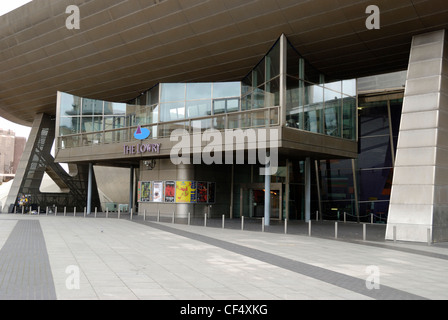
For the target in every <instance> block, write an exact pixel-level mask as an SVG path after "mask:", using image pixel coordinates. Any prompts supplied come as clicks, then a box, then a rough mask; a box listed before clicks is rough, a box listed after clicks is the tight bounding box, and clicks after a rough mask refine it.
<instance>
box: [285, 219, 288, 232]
mask: <svg viewBox="0 0 448 320" xmlns="http://www.w3.org/2000/svg"><path fill="white" fill-rule="evenodd" d="M285 234H288V220H287V219H285Z"/></svg>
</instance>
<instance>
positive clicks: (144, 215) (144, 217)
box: [143, 209, 146, 221]
mask: <svg viewBox="0 0 448 320" xmlns="http://www.w3.org/2000/svg"><path fill="white" fill-rule="evenodd" d="M143 221H146V209H145V210H143Z"/></svg>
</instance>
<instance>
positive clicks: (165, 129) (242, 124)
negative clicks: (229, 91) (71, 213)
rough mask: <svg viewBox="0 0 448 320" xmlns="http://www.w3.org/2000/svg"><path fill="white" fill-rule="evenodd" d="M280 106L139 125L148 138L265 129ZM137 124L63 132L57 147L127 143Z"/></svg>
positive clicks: (274, 119) (277, 119) (277, 118)
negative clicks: (81, 131)
mask: <svg viewBox="0 0 448 320" xmlns="http://www.w3.org/2000/svg"><path fill="white" fill-rule="evenodd" d="M280 123H281V121H280V107H269V108H263V109H255V110H249V111H240V112H233V113H226V114H220V115H213V116H206V117H201V118H194V119H186V120H182V121H179V120H177V121H170V122H162V123H155V124H148V125H142V126H141V127H142V128H147V129H149V130H150V131H151V136H150V138H149V139H160V138H169V137H170V136H171V133H172V132H173V131H174V130H177V129H183V130H186V131H187V132H188V133H189V134H192V133H194V132H198V131H199V130H200V131H205V130H208V129H215V130H219V131H224V130H227V129H248V128H266V127H274V126H279V125H280ZM136 130H137V126H133V127H127V128H120V129H111V130H102V131H97V132H86V133H81V134H73V135H65V136H60V137H58V143H57V146H58V149H69V148H77V147H86V146H95V145H106V144H115V143H124V142H131V141H133V140H134V139H135V138H134V132H135V131H136Z"/></svg>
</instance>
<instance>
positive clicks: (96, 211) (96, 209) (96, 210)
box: [95, 207, 98, 218]
mask: <svg viewBox="0 0 448 320" xmlns="http://www.w3.org/2000/svg"><path fill="white" fill-rule="evenodd" d="M97 213H98V208H97V207H95V218H96V214H97Z"/></svg>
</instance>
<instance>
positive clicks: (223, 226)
mask: <svg viewBox="0 0 448 320" xmlns="http://www.w3.org/2000/svg"><path fill="white" fill-rule="evenodd" d="M225 224H226V216H225V215H224V214H223V215H222V228H223V229H224V228H225Z"/></svg>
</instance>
